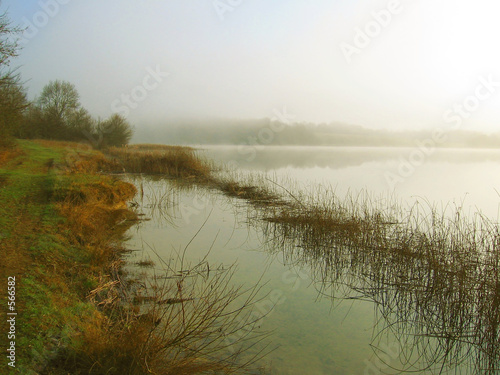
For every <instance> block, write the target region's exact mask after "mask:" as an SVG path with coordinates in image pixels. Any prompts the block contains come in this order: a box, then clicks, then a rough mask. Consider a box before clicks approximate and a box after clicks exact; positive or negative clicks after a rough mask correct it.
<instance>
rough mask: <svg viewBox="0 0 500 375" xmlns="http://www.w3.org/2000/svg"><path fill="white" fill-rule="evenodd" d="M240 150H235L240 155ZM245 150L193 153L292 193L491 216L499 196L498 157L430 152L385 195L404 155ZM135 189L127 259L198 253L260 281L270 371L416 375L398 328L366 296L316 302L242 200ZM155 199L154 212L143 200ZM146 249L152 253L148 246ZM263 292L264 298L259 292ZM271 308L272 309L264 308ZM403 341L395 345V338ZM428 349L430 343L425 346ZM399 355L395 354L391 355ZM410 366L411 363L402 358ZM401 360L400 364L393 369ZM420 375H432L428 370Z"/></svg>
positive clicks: (343, 290)
mask: <svg viewBox="0 0 500 375" xmlns="http://www.w3.org/2000/svg"><path fill="white" fill-rule="evenodd" d="M243 151H244V152H243ZM247 151H248V150H242V149H240V150H238V148H236V147H220V146H218V147H209V148H207V147H205V148H204V151H203V153H204V154H206V155H207V156H208V157H210V158H213V159H215V160H217V161H220V162H225V163H231V164H235V163H237V164H238V165H239V168H240V169H241V170H248V171H261V172H267V173H268V174H269V175H270V176H272V177H273V178H275V179H282V180H283V181H288V182H287V183H290V181H292V180H293V181H297V182H298V187H297V185H296V184H295V183H292V184H291V185H293V186H294V188H303V189H306V190H307V189H308V188H311V187H313V186H316V185H318V184H319V185H323V186H327V185H328V186H329V185H332V186H333V187H334V188H335V189H336V191H337V192H338V193H339V195H342V194H345V193H346V192H347V191H351V192H354V193H356V192H358V191H360V190H366V191H368V192H369V193H373V194H379V195H390V194H396V195H397V196H398V197H399V198H401V199H402V200H404V201H405V202H409V203H411V201H413V200H414V199H416V197H420V199H425V200H427V201H429V202H432V204H434V203H435V204H438V205H440V204H443V205H446V203H449V202H452V204H457V205H462V204H463V205H464V206H465V207H467V209H470V210H476V208H478V209H480V210H482V211H483V212H484V213H485V214H486V215H488V216H490V217H492V218H494V219H496V218H497V216H498V207H499V205H498V204H499V202H500V198H499V196H498V195H497V193H496V190H495V188H496V187H497V186H498V187H499V188H500V163H499V162H500V152H497V151H484V150H483V151H459V150H448V151H439V152H436V153H435V154H434V155H433V156H432V157H429V158H428V159H427V160H426V162H425V163H424V164H422V165H421V166H419V167H418V168H416V169H415V171H414V173H412V174H411V175H409V176H406V177H404V181H402V182H400V183H398V184H397V185H396V186H395V187H392V190H391V188H390V186H389V184H388V182H387V179H386V173H387V172H392V173H395V174H396V173H397V168H398V167H399V165H400V158H401V157H407V156H408V154H409V152H411V150H408V149H390V150H379V149H367V148H304V147H282V148H280V147H269V148H260V149H257V153H256V154H255V158H253V159H252V160H250V161H249V160H248V156H249V153H248V152H247ZM132 180H133V182H135V183H136V184H137V185H140V184H141V183H142V184H143V187H144V198H143V199H142V200H141V199H138V203H139V204H140V206H139V211H140V212H142V213H144V214H145V216H146V217H148V218H151V219H152V220H150V221H145V222H142V223H141V224H140V225H139V226H138V227H136V228H135V229H133V230H132V233H131V234H132V238H131V240H130V243H129V246H130V247H131V248H133V249H138V250H141V251H138V252H136V253H135V255H134V258H132V260H139V259H145V258H146V259H147V258H151V259H153V260H155V258H156V256H157V255H156V254H158V255H159V256H160V257H161V258H162V259H164V260H167V261H168V260H173V261H174V262H175V260H176V259H179V257H181V256H182V255H181V254H182V253H183V251H184V249H185V248H186V245H188V244H189V246H188V247H187V250H186V259H187V260H188V261H190V262H192V264H195V263H196V262H198V261H199V260H200V259H202V258H204V257H205V256H206V255H207V253H208V252H209V255H208V258H207V259H208V261H209V262H210V263H211V264H212V265H218V264H224V265H231V264H237V271H236V273H235V277H234V280H233V281H234V283H235V284H238V285H239V284H242V285H246V286H251V285H254V284H255V283H257V282H260V283H261V284H262V285H263V290H262V293H263V295H265V296H266V297H265V298H264V299H263V300H262V301H261V302H260V304H259V305H257V310H258V311H260V312H261V313H262V315H265V314H268V315H266V316H265V317H264V318H263V319H262V321H261V326H262V328H263V329H270V330H273V331H274V333H273V334H272V336H271V338H270V340H269V342H270V343H271V346H272V347H273V348H276V350H275V351H273V352H272V353H271V354H269V355H268V356H267V357H266V359H265V360H264V362H263V363H264V364H265V365H266V366H267V368H268V371H269V373H271V374H382V373H389V374H396V373H400V372H399V369H401V368H405V369H407V370H413V371H415V370H417V369H420V368H424V367H425V366H426V365H427V364H428V363H427V362H426V359H425V358H420V359H418V358H417V357H418V356H417V355H415V358H412V361H414V364H413V367H412V366H410V365H408V362H409V361H408V359H405V358H404V357H405V356H407V355H408V353H409V352H411V351H409V350H408V343H407V344H406V347H404V346H405V344H402V341H401V335H400V333H401V332H399V333H398V334H395V333H394V332H391V330H383V328H384V327H385V326H384V322H383V319H382V318H381V316H380V314H379V311H378V309H377V306H376V305H375V304H374V303H373V302H371V301H369V300H363V301H362V300H358V299H345V298H330V297H328V296H324V295H323V296H321V294H320V293H319V291H320V290H323V291H324V287H325V285H324V283H322V280H318V278H317V276H316V275H317V269H315V267H317V264H315V263H314V262H308V261H307V260H305V259H303V258H302V257H301V256H300V249H297V253H296V254H298V255H297V256H295V255H294V254H290V253H287V251H285V250H284V248H280V246H279V245H276V243H275V242H273V241H272V238H270V237H272V235H271V234H270V233H268V232H266V230H265V226H263V225H260V224H259V223H258V220H252V218H253V217H254V212H253V210H252V208H250V207H247V206H246V204H245V203H243V202H241V201H239V200H235V199H229V198H227V197H224V196H222V195H221V194H219V193H217V192H214V191H207V190H206V189H202V188H192V189H179V188H177V187H176V186H175V185H174V184H173V183H172V182H169V181H152V180H148V179H145V180H137V179H132ZM160 196H161V197H164V198H165V200H164V201H163V203H164V204H163V207H161V209H159V208H158V207H155V205H154V204H153V202H155V201H157V198H158V197H160ZM152 249H153V250H152ZM327 289H328V291H327V293H326V294H327V295H331V294H333V293H335V295H336V296H338V297H347V298H349V297H356V295H357V293H356V292H355V291H353V290H352V289H351V286H350V285H328V286H327ZM266 293H270V294H269V295H266ZM272 306H274V308H273V307H272ZM403 341H404V340H403ZM433 345H434V344H432V343H431V344H430V346H431V347H433ZM403 351H404V353H405V354H401V353H402V352H403ZM410 362H411V361H410ZM402 363H404V364H402ZM466 368H467V366H466V365H463V366H462V367H461V366H459V365H456V364H453V363H452V364H451V365H450V366H449V367H444V368H443V373H464V374H465V373H468V372H467V370H466ZM417 373H421V374H433V373H439V370H437V369H436V366H434V367H432V368H431V369H427V370H425V371H418V372H417Z"/></svg>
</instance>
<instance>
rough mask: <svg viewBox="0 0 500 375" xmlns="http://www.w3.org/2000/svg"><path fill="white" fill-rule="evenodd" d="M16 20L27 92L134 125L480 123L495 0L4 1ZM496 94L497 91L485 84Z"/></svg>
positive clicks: (495, 52) (496, 26)
mask: <svg viewBox="0 0 500 375" xmlns="http://www.w3.org/2000/svg"><path fill="white" fill-rule="evenodd" d="M1 9H2V10H7V11H8V12H9V17H10V18H11V19H12V21H13V22H14V23H15V24H19V25H20V26H22V27H26V32H25V34H24V38H23V40H22V45H23V50H22V51H21V53H20V56H19V57H18V58H17V59H16V60H15V61H14V62H13V64H12V66H13V67H15V66H19V72H20V73H21V74H22V77H23V80H24V81H26V82H27V86H28V87H29V96H30V98H34V97H35V96H36V95H37V94H38V93H39V92H40V90H41V88H42V87H43V86H44V85H45V84H46V83H48V82H49V81H50V80H55V79H63V80H67V81H70V82H72V83H74V84H75V85H76V87H77V89H78V91H79V92H80V94H81V101H82V104H83V106H85V107H86V108H87V109H88V110H89V111H90V112H91V113H93V114H95V115H97V116H101V117H103V118H104V117H107V116H109V115H110V114H111V113H112V112H119V113H121V114H124V115H126V116H127V118H128V119H129V120H130V122H131V123H132V124H134V125H135V126H136V129H138V130H140V129H141V127H142V126H149V127H150V126H152V124H153V125H155V126H162V127H165V126H168V125H165V124H168V123H172V122H173V121H172V120H173V119H179V118H197V119H204V118H235V119H259V118H273V117H275V116H276V113H277V111H280V112H283V111H284V109H286V112H287V113H288V114H289V116H290V118H291V119H293V120H294V121H304V122H313V123H320V122H342V123H349V124H358V125H362V126H364V127H368V128H373V129H392V130H412V129H414V130H419V129H432V128H435V127H442V126H443V124H455V128H457V129H458V128H460V130H473V131H484V132H491V131H495V130H496V129H497V128H496V126H497V120H498V119H499V118H500V105H499V104H500V84H497V83H496V82H500V49H499V48H497V40H496V39H497V37H498V35H500V23H499V22H497V17H498V14H499V12H500V4H497V3H496V2H492V1H491V0H478V1H475V2H471V1H467V0H442V1H438V2H436V1H435V0H434V1H431V0H419V1H416V0H404V1H403V0H402V1H397V0H392V1H375V0H371V1H369V0H365V1H362V0H350V1H340V0H336V1H332V0H317V1H314V2H306V1H303V0H286V1H285V0H273V1H269V0H267V1H264V0H252V1H250V0H215V1H214V0H182V1H174V0H162V1H157V0H156V1H152V0H149V1H141V2H139V1H132V0H119V1H118V0H110V1H96V0H88V1H78V0H72V1H70V0H40V1H37V0H23V1H22V2H21V1H14V0H3V1H2V3H1ZM497 91H498V92H497ZM167 120H168V121H167Z"/></svg>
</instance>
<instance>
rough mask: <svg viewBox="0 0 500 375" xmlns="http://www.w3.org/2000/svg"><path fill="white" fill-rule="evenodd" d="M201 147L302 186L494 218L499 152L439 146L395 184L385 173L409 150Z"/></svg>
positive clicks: (499, 174) (499, 186)
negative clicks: (460, 209) (421, 201)
mask: <svg viewBox="0 0 500 375" xmlns="http://www.w3.org/2000/svg"><path fill="white" fill-rule="evenodd" d="M248 147H249V146H240V147H235V146H203V150H204V153H205V154H206V155H207V156H208V157H210V158H214V159H215V160H218V161H221V162H225V163H231V164H234V163H236V164H237V165H238V166H239V168H240V169H241V170H251V171H266V172H270V173H272V174H273V175H275V176H277V177H278V178H279V177H284V178H287V179H291V180H293V181H295V182H297V183H298V185H299V186H301V187H302V188H307V187H309V186H310V185H312V184H321V185H323V186H332V187H333V188H335V190H336V191H337V193H338V194H339V195H341V196H342V195H344V194H346V193H347V192H348V191H351V192H352V191H354V192H357V191H361V190H364V191H367V192H369V193H370V194H374V195H378V196H387V195H388V194H390V193H393V192H394V193H395V194H396V195H397V197H398V198H401V199H403V200H404V201H406V202H408V203H409V204H410V205H411V204H412V202H413V201H415V200H416V199H424V200H426V201H429V202H430V204H431V205H441V204H442V205H447V204H451V205H454V206H462V205H464V207H466V208H467V209H466V211H468V210H469V209H470V211H471V212H475V211H477V210H478V209H479V210H481V211H482V212H483V213H484V214H486V215H487V216H488V217H490V218H492V219H495V220H497V219H498V217H499V208H500V206H499V202H500V196H499V194H498V193H497V190H498V191H500V150H474V149H465V150H463V149H441V150H436V151H435V152H434V153H432V154H431V155H430V156H428V157H426V158H425V160H424V162H423V163H422V164H421V165H417V166H416V167H415V168H414V170H413V171H411V173H409V174H408V176H406V174H405V177H404V178H403V179H402V181H400V182H399V183H397V184H396V185H395V186H393V185H391V184H390V183H389V182H388V181H387V174H388V173H392V174H394V175H396V176H398V173H399V172H398V169H399V168H401V165H402V163H404V161H405V160H408V158H409V155H410V154H411V152H412V151H413V149H409V148H372V147H302V146H301V147H299V146H297V147H291V146H290V147H288V146H282V147H279V146H278V147H256V148H254V151H255V153H254V154H249V153H248V152H247V153H245V152H244V150H246V149H248Z"/></svg>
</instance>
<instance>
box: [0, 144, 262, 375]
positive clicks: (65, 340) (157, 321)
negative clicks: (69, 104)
mask: <svg viewBox="0 0 500 375" xmlns="http://www.w3.org/2000/svg"><path fill="white" fill-rule="evenodd" d="M172 149H173V151H172ZM165 151H167V153H168V156H167V157H164V156H162V158H160V162H159V163H151V164H149V163H144V161H145V160H149V161H151V160H153V161H156V162H157V161H158V159H157V157H156V155H155V157H154V158H152V159H151V157H150V156H149V154H148V152H143V151H141V150H139V149H137V150H134V152H140V153H141V155H143V156H144V157H143V158H138V157H137V155H136V154H134V155H136V156H135V157H132V158H129V159H126V158H123V157H124V155H123V154H121V153H122V152H123V151H122V150H113V149H111V150H109V152H110V154H111V155H113V156H111V157H110V156H109V155H108V156H104V155H103V154H101V153H100V152H97V151H93V150H90V149H89V148H86V147H83V146H82V145H78V144H73V143H61V142H49V141H18V142H17V144H16V147H15V148H10V149H3V150H0V251H1V257H2V259H3V261H2V262H1V263H0V276H1V278H0V279H1V280H5V284H4V287H2V288H1V292H0V293H1V297H2V298H1V300H2V304H3V307H2V311H6V310H5V309H6V308H7V278H8V277H15V280H16V297H15V298H16V300H15V303H16V305H15V309H16V310H15V311H16V312H18V314H19V315H18V317H17V320H16V327H15V335H16V338H15V342H16V343H15V349H16V353H15V355H16V358H15V368H10V369H9V367H8V365H7V363H6V362H5V361H6V359H5V357H4V358H3V359H2V361H3V362H2V366H1V367H0V373H4V372H5V373H7V372H8V370H11V371H14V372H17V373H20V374H35V373H39V374H47V375H59V374H61V375H62V374H65V375H66V374H146V373H152V374H198V373H227V374H229V373H237V372H238V373H239V372H244V371H246V369H248V368H249V366H250V365H251V364H252V363H254V362H255V360H256V359H257V358H258V357H259V356H260V355H261V353H260V352H259V353H257V354H254V355H253V356H248V355H244V347H245V345H246V344H245V342H246V341H247V340H248V339H249V338H248V337H247V336H248V332H251V331H252V327H251V325H252V326H253V325H254V323H255V322H249V321H247V319H248V316H250V315H251V314H250V312H251V306H252V305H253V304H254V303H255V302H257V301H255V298H256V295H257V288H247V289H241V288H238V287H235V286H233V284H232V282H231V276H232V269H231V268H225V267H221V268H210V267H209V266H208V264H203V265H194V266H193V269H192V272H187V271H186V269H185V265H184V266H183V267H182V268H181V269H182V272H180V273H179V271H177V269H176V267H172V265H171V266H169V268H168V269H166V270H164V272H163V273H162V275H161V278H159V279H157V278H156V275H152V277H149V276H147V275H144V276H142V277H140V278H136V277H135V276H134V275H126V274H124V271H123V264H124V260H123V255H124V254H125V252H126V250H125V249H123V248H122V240H123V236H124V234H125V232H126V231H127V229H128V228H129V227H130V226H131V225H132V224H134V223H135V222H136V221H137V217H136V214H135V213H134V212H132V211H131V210H130V209H129V208H128V206H127V201H128V200H130V199H131V198H132V197H133V196H134V195H135V194H136V188H135V187H134V186H133V185H131V184H129V183H126V182H122V181H120V180H119V179H117V178H116V177H113V176H112V175H109V174H107V173H108V172H110V171H112V172H123V171H124V170H127V171H132V172H134V171H142V168H143V166H144V165H145V166H146V168H151V166H154V168H156V167H159V168H160V169H159V170H157V172H158V173H167V172H168V173H167V174H168V175H169V176H171V177H183V179H184V180H187V181H191V180H192V179H193V178H194V179H195V180H196V181H200V180H203V179H205V180H206V179H207V177H208V176H209V167H208V165H205V164H202V163H201V162H200V161H199V160H198V159H197V158H195V157H194V155H193V150H191V149H187V148H186V149H184V148H164V149H163V150H162V152H163V154H162V155H164V152H165ZM117 156H120V157H121V158H120V159H118V158H117ZM148 158H149V159H148ZM161 168H166V169H161ZM148 171H149V169H148ZM203 267H206V270H205V269H204V268H203ZM202 268H203V269H202ZM214 269H218V270H219V271H217V272H214V271H213V270H214ZM220 270H223V271H220ZM170 272H174V273H173V274H170ZM186 272H187V273H186ZM158 280H163V281H158ZM144 301H147V303H144ZM238 301H240V302H238ZM249 309H250V311H248V310H249ZM8 329H9V327H8V326H7V325H6V322H5V320H2V326H1V330H2V332H7V330H8ZM243 329H244V330H245V332H246V333H245V334H244V335H240V334H237V333H238V332H240V331H241V330H243ZM5 336H6V335H5ZM4 338H5V337H2V340H1V341H0V342H1V344H2V346H4V345H5V344H6V343H7V342H6V340H5V341H4ZM253 338H254V339H257V340H258V339H261V338H262V335H259V334H257V335H255V336H254V337H253ZM241 357H243V358H244V360H243V361H241V360H240V358H241Z"/></svg>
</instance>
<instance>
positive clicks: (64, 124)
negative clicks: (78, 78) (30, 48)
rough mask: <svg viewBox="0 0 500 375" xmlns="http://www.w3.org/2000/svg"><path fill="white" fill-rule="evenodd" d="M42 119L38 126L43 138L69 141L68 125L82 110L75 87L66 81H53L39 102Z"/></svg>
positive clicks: (45, 88) (46, 87)
mask: <svg viewBox="0 0 500 375" xmlns="http://www.w3.org/2000/svg"><path fill="white" fill-rule="evenodd" d="M37 105H38V107H39V108H40V110H41V113H42V118H41V119H40V121H39V123H38V124H33V125H38V126H39V127H40V130H39V133H40V134H41V136H42V137H43V138H50V139H68V138H69V137H70V134H69V127H68V123H69V121H70V120H71V119H72V117H73V116H74V115H75V112H76V111H78V110H80V95H79V94H78V91H76V88H75V85H73V84H72V83H69V82H66V81H59V80H56V81H51V82H49V83H48V84H47V85H45V86H44V87H43V89H42V93H41V94H40V97H39V98H38V100H37Z"/></svg>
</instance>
